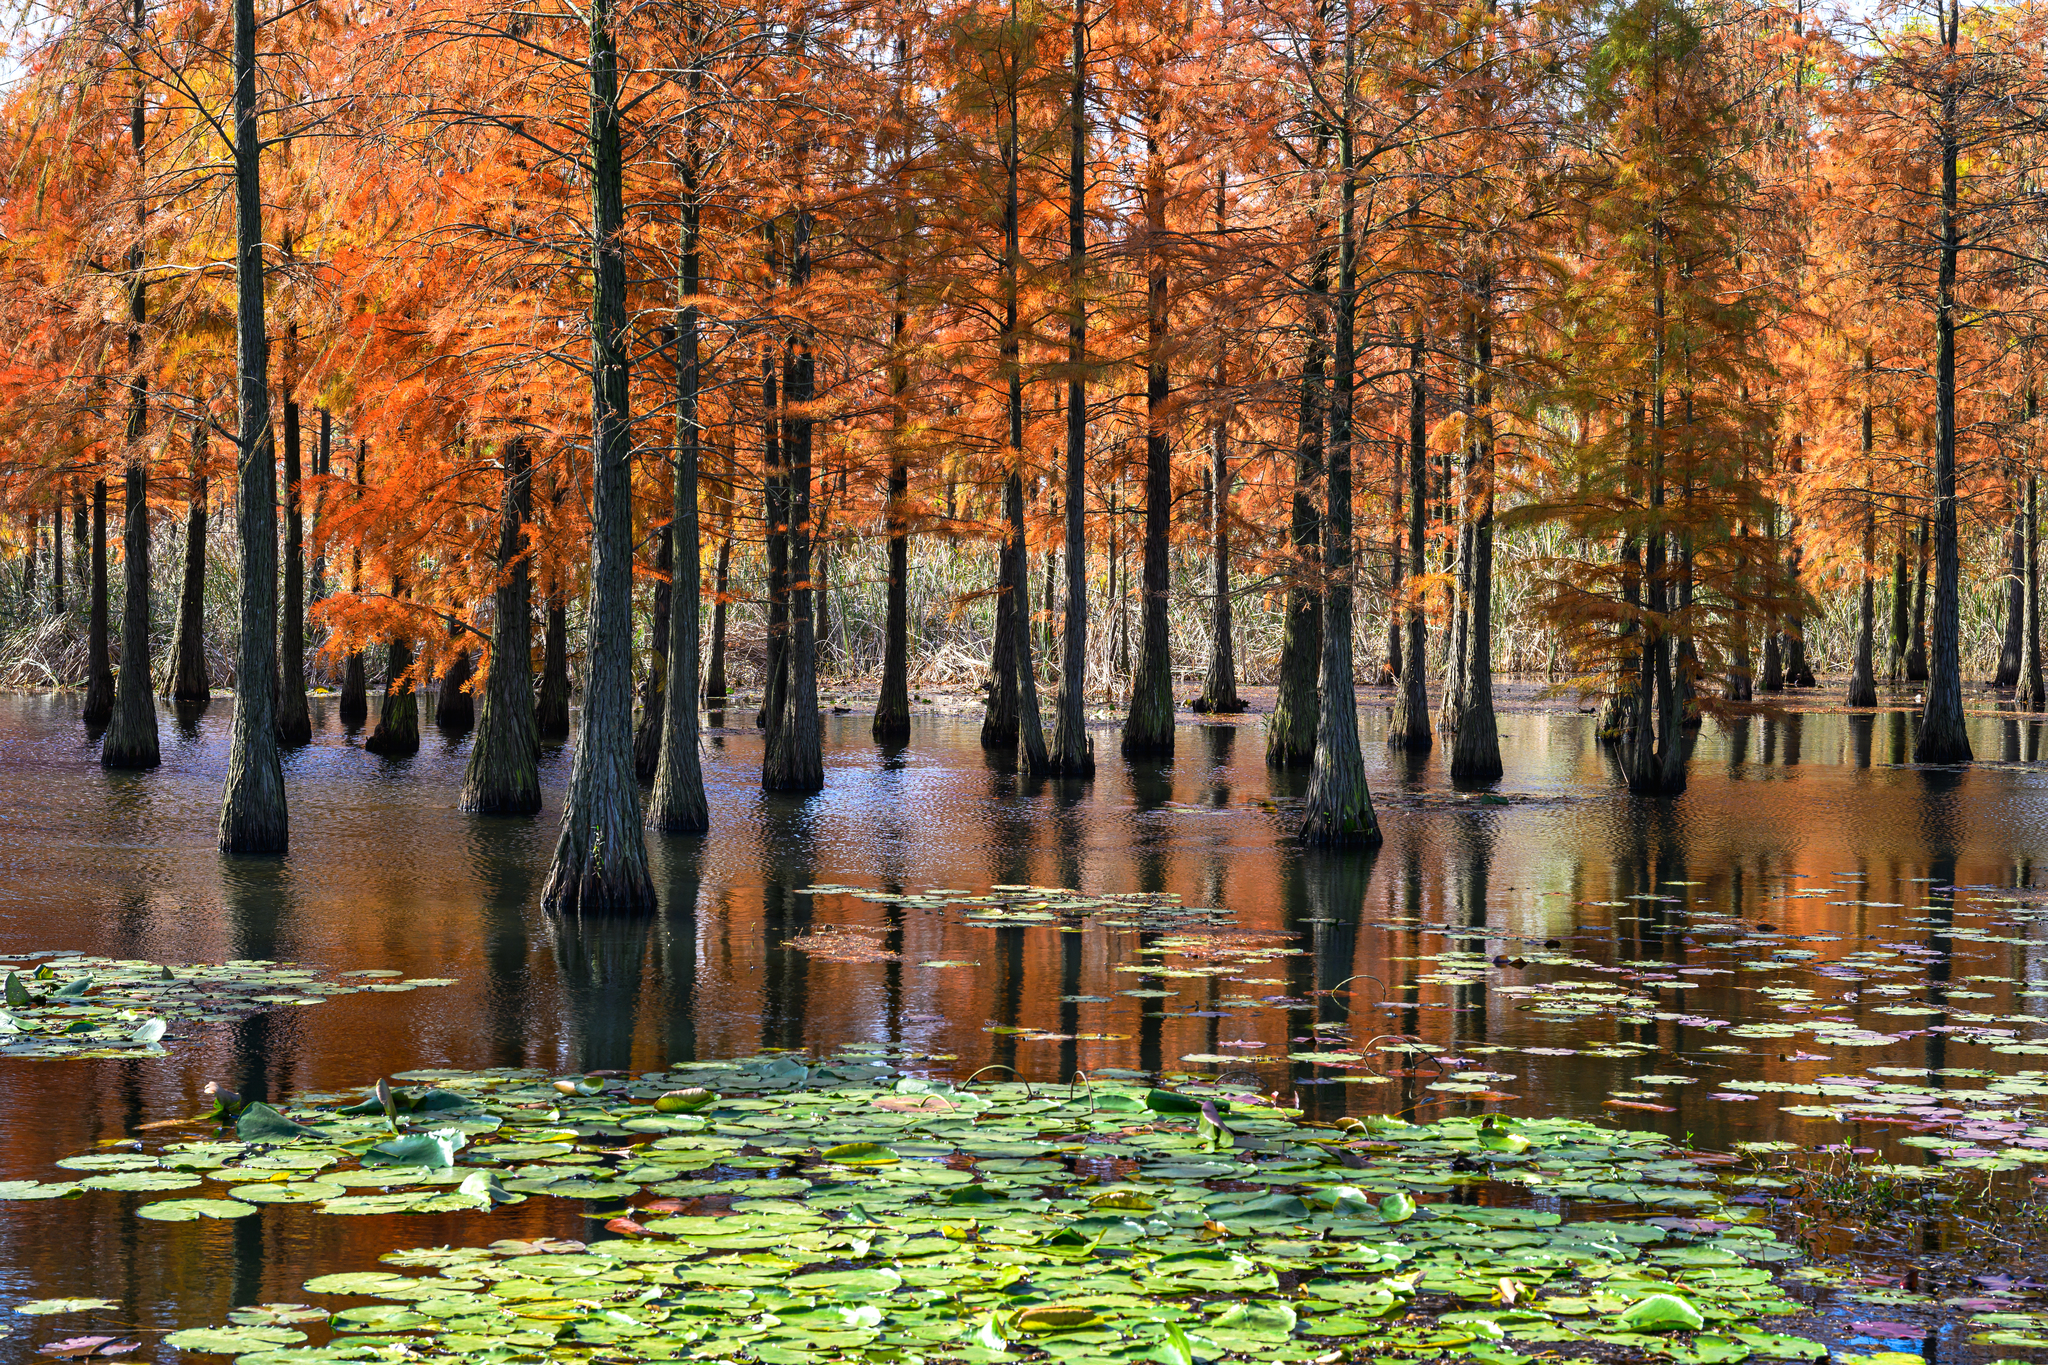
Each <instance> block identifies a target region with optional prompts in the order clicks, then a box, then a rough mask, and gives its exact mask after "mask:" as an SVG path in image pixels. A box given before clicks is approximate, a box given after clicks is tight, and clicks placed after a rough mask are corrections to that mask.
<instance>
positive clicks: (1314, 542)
mask: <svg viewBox="0 0 2048 1365" xmlns="http://www.w3.org/2000/svg"><path fill="white" fill-rule="evenodd" d="M1329 286H1330V249H1329V248H1328V247H1327V246H1325V247H1323V248H1321V249H1320V250H1318V252H1317V253H1316V258H1315V268H1314V271H1313V273H1312V274H1311V275H1310V277H1309V311H1310V314H1311V324H1310V332H1309V336H1308V344H1307V346H1306V348H1305V349H1304V351H1303V353H1302V358H1301V381H1300V396H1299V399H1298V405H1297V409H1296V419H1295V421H1296V438H1295V443H1294V496H1293V500H1292V506H1291V508H1290V509H1289V515H1288V522H1287V551H1288V558H1287V602H1286V608H1285V610H1286V613H1287V614H1286V616H1285V618H1284V619H1283V620H1282V622H1281V627H1280V670H1279V672H1280V676H1279V678H1278V680H1277V681H1278V683H1279V686H1278V688H1277V689H1276V691H1275V695H1274V699H1273V715H1272V718H1271V719H1270V720H1268V721H1267V722H1266V766H1267V767H1269V768H1301V767H1306V766H1308V765H1309V764H1311V763H1313V762H1315V756H1316V721H1317V710H1318V707H1319V705H1320V703H1319V701H1318V699H1317V693H1316V682H1317V678H1318V676H1319V674H1320V673H1321V670H1322V665H1323V603H1322V593H1321V591H1320V587H1319V583H1320V580H1321V577H1322V569H1321V565H1320V564H1319V563H1318V561H1319V560H1320V558H1321V553H1322V519H1321V515H1320V514H1319V513H1318V512H1317V510H1316V504H1315V492H1316V483H1317V482H1318V481H1319V480H1320V479H1321V478H1322V475H1323V424H1324V420H1325V417H1326V414H1327V410H1328V407H1329V398H1328V394H1327V393H1326V391H1325V387H1324V385H1325V381H1326V379H1327V375H1326V373H1325V371H1326V369H1327V368H1328V364H1329V357H1328V354H1327V351H1326V349H1325V346H1324V340H1323V333H1322V328H1323V325H1324V324H1323V320H1324V319H1325V318H1326V317H1327V316H1328V313H1329Z"/></svg>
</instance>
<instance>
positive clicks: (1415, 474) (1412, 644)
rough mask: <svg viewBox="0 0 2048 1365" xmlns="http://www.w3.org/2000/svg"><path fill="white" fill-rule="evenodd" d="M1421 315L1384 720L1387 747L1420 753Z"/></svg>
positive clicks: (1413, 347) (1424, 687) (1424, 443)
mask: <svg viewBox="0 0 2048 1365" xmlns="http://www.w3.org/2000/svg"><path fill="white" fill-rule="evenodd" d="M1425 352H1426V342H1425V338H1424V336H1423V331H1422V318H1421V315H1420V314H1417V316H1416V319H1415V334H1414V336H1413V337H1412V338H1411V339H1410V341H1409V343H1408V546H1407V549H1408V592H1407V596H1406V601H1405V604H1404V605H1403V607H1402V610H1401V616H1402V622H1403V627H1404V629H1403V637H1404V638H1403V643H1402V651H1403V652H1402V658H1401V679H1400V682H1401V687H1400V691H1399V692H1397V693H1396V694H1395V697H1394V715H1393V719H1392V720H1391V721H1390V722H1389V723H1388V725H1387V747H1389V748H1392V749H1406V750H1407V751H1408V752H1410V753H1412V754H1425V753H1428V752H1429V749H1430V746H1431V745H1432V744H1434V743H1435V738H1434V736H1432V735H1431V734H1430V732H1429V677H1428V669H1429V662H1428V661H1429V622H1428V620H1427V618H1425V617H1424V616H1423V614H1422V598H1421V595H1420V593H1419V592H1418V591H1417V589H1416V584H1417V582H1418V581H1419V580H1420V579H1421V577H1422V575H1423V574H1424V572H1426V570H1427V564H1426V563H1425V561H1424V559H1423V544H1422V541H1423V532H1424V529H1425V528H1424V522H1423V514H1424V511H1425V507H1424V503H1425V501H1426V499H1427V497H1428V489H1427V487H1426V485H1425V479H1426V478H1427V476H1428V471H1429V389H1428V382H1429V374H1428V370H1427V368H1426V362H1427V356H1426V353H1425Z"/></svg>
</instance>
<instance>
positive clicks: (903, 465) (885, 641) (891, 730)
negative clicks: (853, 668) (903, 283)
mask: <svg viewBox="0 0 2048 1365" xmlns="http://www.w3.org/2000/svg"><path fill="white" fill-rule="evenodd" d="M896 326H897V329H898V330H897V334H896V335H897V338H898V341H897V344H898V345H899V346H900V345H901V344H902V341H901V337H902V330H901V329H902V327H903V315H902V313H900V312H899V313H898V314H897V315H896ZM909 382H910V381H909V377H908V373H907V371H906V370H905V368H904V367H903V366H902V365H901V364H899V363H897V362H894V361H892V362H891V375H890V381H889V387H890V393H891V396H892V398H893V399H894V401H895V403H896V410H897V412H898V414H899V416H898V417H897V422H896V430H895V445H894V450H893V452H892V454H891V455H890V457H889V504H888V508H887V512H886V515H887V517H888V521H889V588H888V605H887V609H886V610H885V612H884V621H883V624H882V688H881V692H880V694H879V695H878V696H877V697H876V699H875V722H874V731H873V733H874V737H875V739H876V741H877V742H878V743H882V744H901V743H903V742H904V741H905V740H907V739H909V738H910V518H909V509H908V508H907V507H906V506H905V503H906V501H907V499H908V498H909V496H910V465H909V463H908V462H907V461H906V460H905V459H904V457H903V454H902V449H901V444H900V443H901V442H902V440H903V424H902V417H901V415H900V414H901V413H902V410H903V407H902V405H903V401H904V394H905V390H906V389H907V388H908V387H909ZM899 385H900V387H899ZM719 558H720V560H721V562H722V561H723V559H724V552H723V551H722V550H721V551H720V554H719ZM713 648H714V653H715V652H716V643H715V642H714V647H713Z"/></svg>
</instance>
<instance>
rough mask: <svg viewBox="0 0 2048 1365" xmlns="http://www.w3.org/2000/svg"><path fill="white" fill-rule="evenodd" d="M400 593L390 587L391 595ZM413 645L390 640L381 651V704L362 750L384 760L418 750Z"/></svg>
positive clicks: (397, 638)
mask: <svg viewBox="0 0 2048 1365" xmlns="http://www.w3.org/2000/svg"><path fill="white" fill-rule="evenodd" d="M400 592H401V589H400V587H399V585H398V584H396V583H394V584H392V585H391V595H392V596H394V597H396V596H398V595H399V593H400ZM412 663H413V658H412V642H411V641H410V640H407V639H406V638H405V637H404V636H402V635H394V636H392V637H391V641H390V643H389V644H388V645H387V646H386V647H385V650H384V701H383V704H382V705H381V706H379V707H378V708H377V727H376V728H375V729H374V730H372V731H370V737H369V738H368V739H366V740H364V741H363V747H364V748H365V749H367V750H369V751H370V752H371V753H373V754H379V755H382V756H383V757H385V758H404V757H405V756H406V755H408V754H416V753H418V752H419V751H420V697H419V693H418V692H416V691H415V690H414V689H413V680H412V676H411V674H412Z"/></svg>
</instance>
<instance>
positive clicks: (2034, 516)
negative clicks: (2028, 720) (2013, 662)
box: [2013, 471, 2048, 711]
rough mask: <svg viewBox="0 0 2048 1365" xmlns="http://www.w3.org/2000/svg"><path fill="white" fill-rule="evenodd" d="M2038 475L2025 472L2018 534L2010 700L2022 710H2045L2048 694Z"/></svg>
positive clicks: (2047, 704) (2047, 706)
mask: <svg viewBox="0 0 2048 1365" xmlns="http://www.w3.org/2000/svg"><path fill="white" fill-rule="evenodd" d="M2039 495H2040V476H2039V475H2036V474H2034V473H2032V472H2031V471H2030V472H2029V473H2028V474H2027V504H2026V510H2025V511H2024V513H2023V514H2022V515H2023V517H2024V518H2025V523H2026V529H2025V530H2024V531H2023V532H2022V534H2021V536H2020V545H2021V565H2020V575H2021V577H2020V584H2021V587H2022V589H2023V593H2022V598H2023V601H2022V604H2021V608H2020V610H2021V612H2022V615H2021V617H2020V620H2021V624H2022V633H2021V636H2020V677H2019V685H2018V687H2017V688H2015V689H2014V691H2013V704H2014V705H2015V706H2017V707H2018V708H2019V709H2020V710H2022V711H2041V710H2048V695H2044V693H2043V691H2042V679H2041V562H2040V547H2041V507H2040V496H2039Z"/></svg>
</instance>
